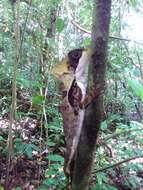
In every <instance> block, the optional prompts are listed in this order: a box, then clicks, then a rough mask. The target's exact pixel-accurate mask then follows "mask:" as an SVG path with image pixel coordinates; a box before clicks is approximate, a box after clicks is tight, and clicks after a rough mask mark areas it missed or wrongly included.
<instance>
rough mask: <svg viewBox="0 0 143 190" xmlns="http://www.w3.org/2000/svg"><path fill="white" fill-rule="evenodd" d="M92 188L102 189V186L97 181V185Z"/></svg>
mask: <svg viewBox="0 0 143 190" xmlns="http://www.w3.org/2000/svg"><path fill="white" fill-rule="evenodd" d="M91 190H102V187H101V185H100V184H99V183H96V185H95V187H93V188H92V189H91Z"/></svg>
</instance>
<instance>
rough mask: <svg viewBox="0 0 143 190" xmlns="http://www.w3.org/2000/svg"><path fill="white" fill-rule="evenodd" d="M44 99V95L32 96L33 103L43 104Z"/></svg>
mask: <svg viewBox="0 0 143 190" xmlns="http://www.w3.org/2000/svg"><path fill="white" fill-rule="evenodd" d="M43 100H44V97H43V96H40V95H39V96H34V97H32V104H42V103H43Z"/></svg>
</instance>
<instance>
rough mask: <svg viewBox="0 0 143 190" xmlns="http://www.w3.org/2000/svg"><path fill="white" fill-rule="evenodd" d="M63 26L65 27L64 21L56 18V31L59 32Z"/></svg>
mask: <svg viewBox="0 0 143 190" xmlns="http://www.w3.org/2000/svg"><path fill="white" fill-rule="evenodd" d="M64 27H65V23H64V21H63V19H61V18H58V19H57V20H56V29H57V31H58V32H61V31H62V30H63V29H64Z"/></svg>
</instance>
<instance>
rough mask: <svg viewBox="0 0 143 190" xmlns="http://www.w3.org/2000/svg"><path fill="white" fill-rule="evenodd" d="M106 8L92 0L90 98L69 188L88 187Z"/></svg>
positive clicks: (107, 3) (99, 113)
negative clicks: (93, 2) (91, 99)
mask: <svg viewBox="0 0 143 190" xmlns="http://www.w3.org/2000/svg"><path fill="white" fill-rule="evenodd" d="M110 9H111V0H95V4H94V12H93V28H92V56H91V63H92V64H91V72H92V78H93V89H94V99H93V101H92V103H91V104H90V105H89V106H88V107H87V108H86V110H85V118H84V122H83V128H82V132H81V137H80V142H79V145H78V148H77V152H76V156H75V163H74V171H73V176H72V190H87V189H88V182H89V178H90V175H91V168H92V163H93V158H94V150H95V145H96V140H97V137H98V131H99V129H100V125H101V122H102V119H103V113H104V109H103V94H104V89H105V71H106V54H107V42H108V34H109V24H110V14H111V13H110Z"/></svg>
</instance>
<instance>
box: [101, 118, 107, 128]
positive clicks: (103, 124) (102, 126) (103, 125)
mask: <svg viewBox="0 0 143 190" xmlns="http://www.w3.org/2000/svg"><path fill="white" fill-rule="evenodd" d="M107 127H108V126H107V122H106V120H105V121H103V122H102V123H101V129H102V130H106V129H107Z"/></svg>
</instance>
